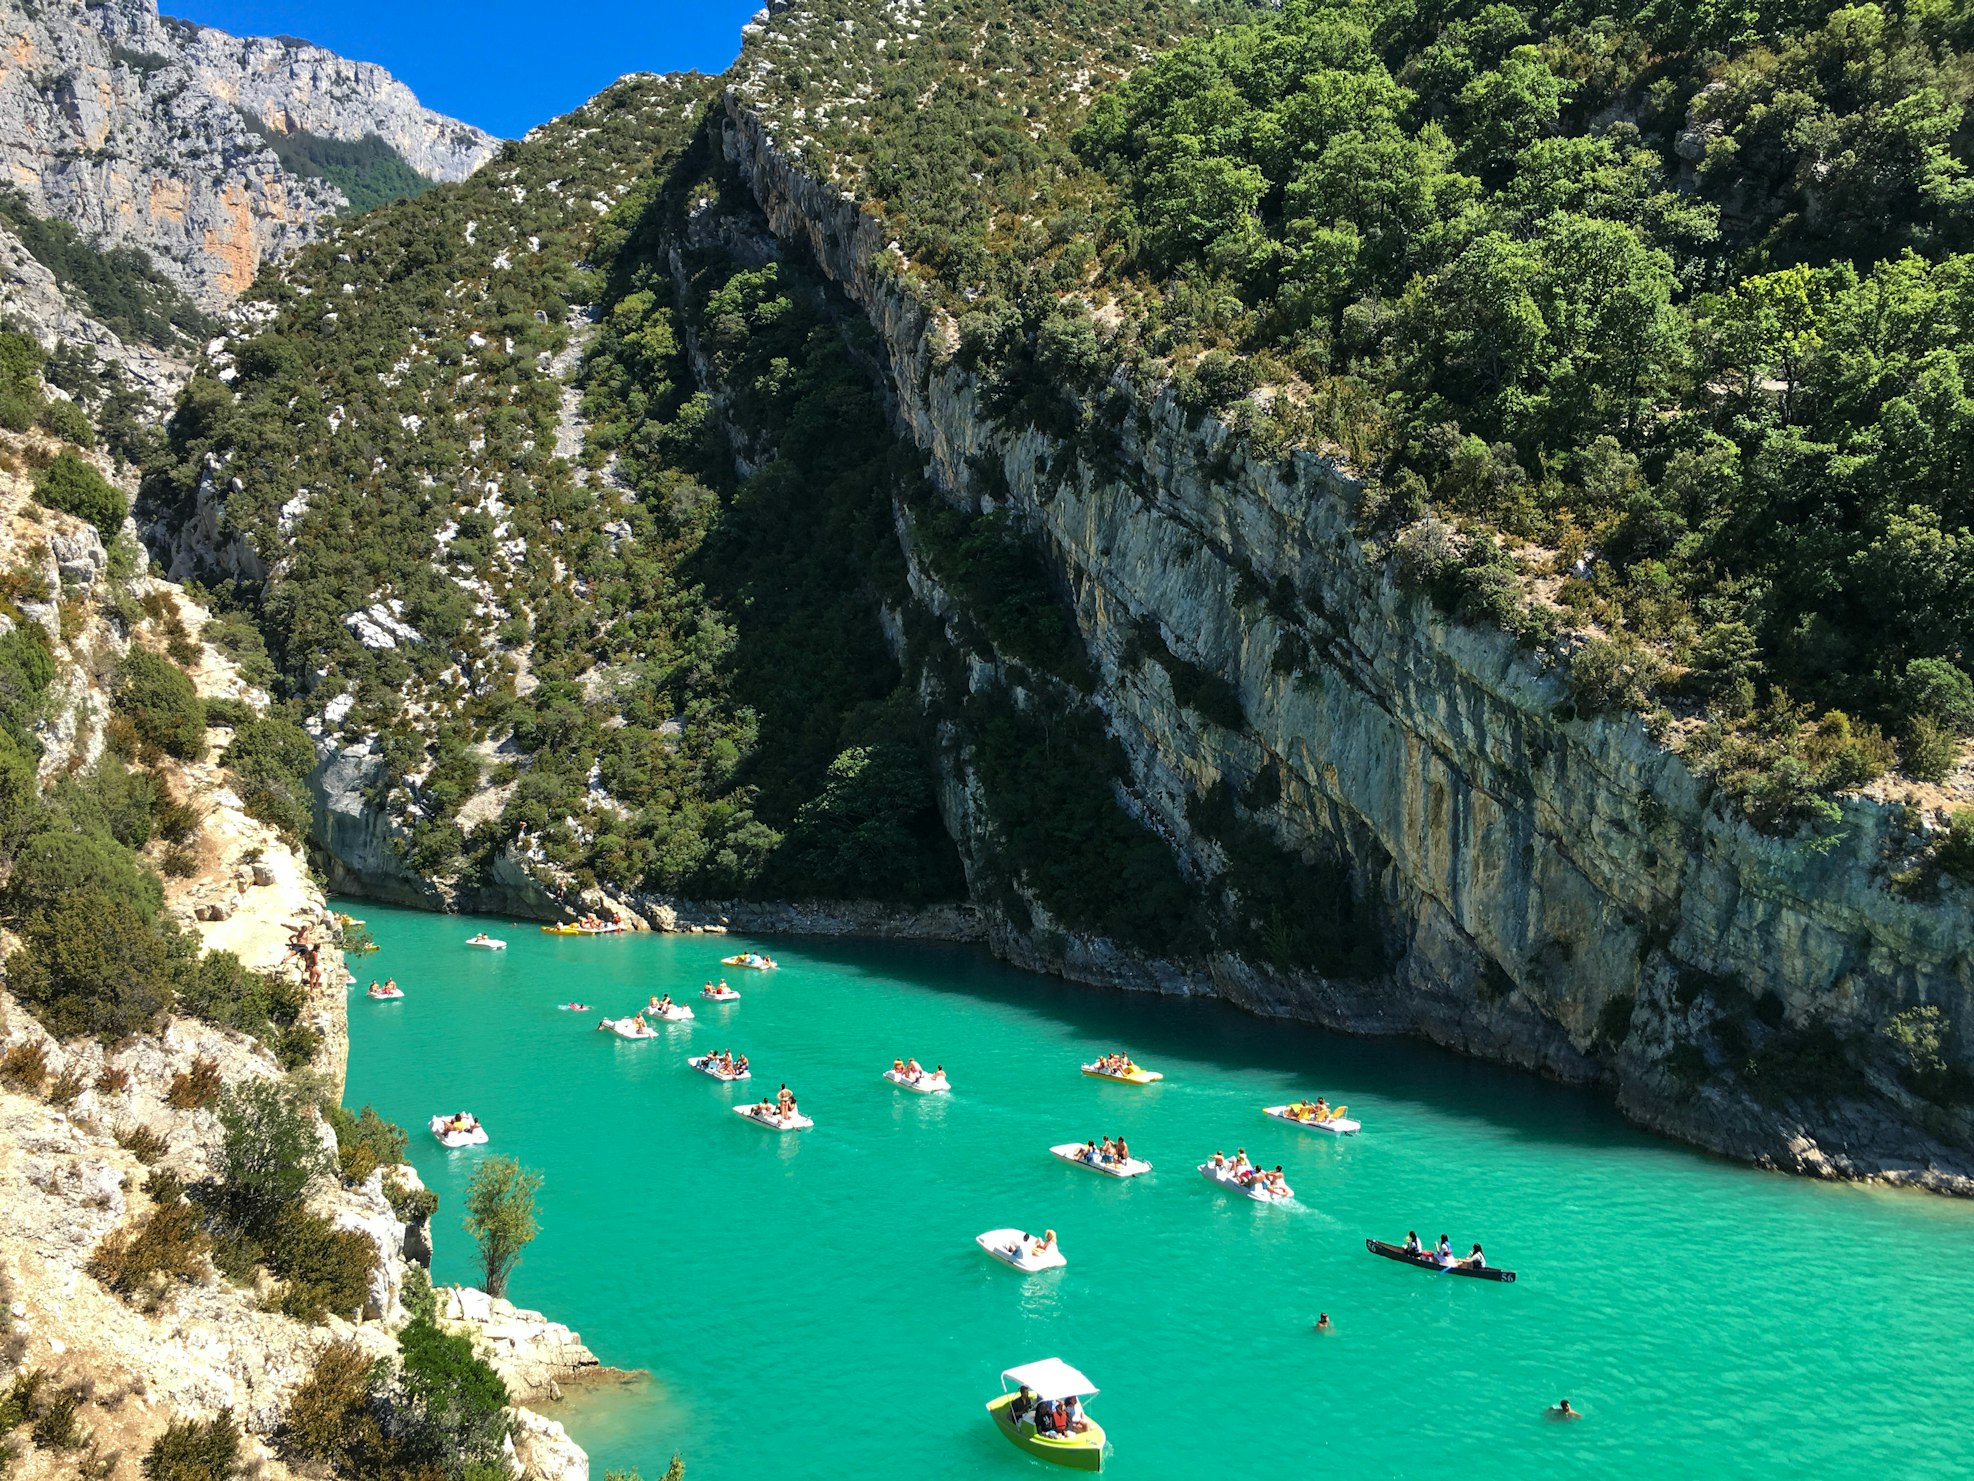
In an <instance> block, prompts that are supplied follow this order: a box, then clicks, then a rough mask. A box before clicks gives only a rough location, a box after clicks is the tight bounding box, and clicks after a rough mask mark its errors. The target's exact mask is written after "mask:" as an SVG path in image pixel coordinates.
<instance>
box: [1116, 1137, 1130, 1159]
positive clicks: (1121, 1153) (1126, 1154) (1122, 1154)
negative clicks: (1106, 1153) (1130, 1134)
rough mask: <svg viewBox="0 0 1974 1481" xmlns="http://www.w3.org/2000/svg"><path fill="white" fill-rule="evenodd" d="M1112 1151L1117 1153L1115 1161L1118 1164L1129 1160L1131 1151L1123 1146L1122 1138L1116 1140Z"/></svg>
mask: <svg viewBox="0 0 1974 1481" xmlns="http://www.w3.org/2000/svg"><path fill="white" fill-rule="evenodd" d="M1114 1150H1115V1151H1116V1153H1117V1160H1118V1161H1119V1162H1129V1161H1130V1160H1131V1149H1130V1148H1129V1147H1127V1146H1125V1145H1124V1138H1123V1137H1119V1138H1118V1139H1117V1145H1116V1147H1115V1148H1114Z"/></svg>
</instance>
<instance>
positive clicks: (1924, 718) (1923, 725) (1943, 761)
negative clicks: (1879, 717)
mask: <svg viewBox="0 0 1974 1481" xmlns="http://www.w3.org/2000/svg"><path fill="white" fill-rule="evenodd" d="M1959 757H1960V746H1959V744H1958V743H1957V742H1956V740H1955V739H1954V734H1953V732H1952V731H1950V730H1948V729H1947V727H1946V726H1944V725H1942V724H1941V723H1940V722H1939V721H1937V720H1935V719H1934V718H1933V717H1932V716H1930V715H1915V716H1914V717H1913V718H1912V719H1911V721H1909V722H1908V723H1907V725H1906V731H1905V745H1904V747H1903V753H1902V756H1901V759H1902V760H1903V761H1904V763H1905V769H1906V772H1907V773H1908V774H1909V775H1911V776H1913V777H1916V778H1917V779H1918V780H1920V781H1922V782H1943V781H1945V780H1946V779H1947V773H1948V772H1950V771H1952V770H1953V767H1954V762H1955V761H1957V760H1958V759H1959Z"/></svg>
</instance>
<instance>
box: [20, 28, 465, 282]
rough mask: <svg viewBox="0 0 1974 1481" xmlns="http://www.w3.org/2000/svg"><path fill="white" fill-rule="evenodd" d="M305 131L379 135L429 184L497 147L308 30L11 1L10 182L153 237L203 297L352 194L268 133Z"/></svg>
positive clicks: (43, 200)
mask: <svg viewBox="0 0 1974 1481" xmlns="http://www.w3.org/2000/svg"><path fill="white" fill-rule="evenodd" d="M301 133H307V134H311V135H317V136H321V137H323V138H327V139H336V140H343V141H350V142H354V141H360V140H363V139H365V138H366V137H367V136H373V135H374V136H375V137H376V138H377V139H379V140H381V141H382V143H383V144H384V145H387V146H388V147H389V149H390V150H391V151H394V152H395V154H396V156H397V157H398V158H399V159H400V160H402V161H403V163H404V164H405V165H407V166H408V167H409V168H410V169H411V170H412V171H415V172H416V173H417V174H418V175H422V176H424V177H425V178H426V179H430V180H456V179H459V178H462V177H463V176H465V175H467V174H469V173H470V172H471V171H472V170H473V169H474V168H476V167H477V166H478V165H479V164H480V163H482V162H483V161H484V160H485V159H487V158H488V156H489V155H491V154H492V152H493V150H494V148H495V146H496V141H495V140H493V139H492V138H490V137H489V136H488V135H486V134H484V133H482V132H481V131H479V130H478V129H474V128H471V127H470V126H468V125H466V124H462V123H459V122H457V121H455V120H453V119H448V118H444V117H442V116H440V115H438V114H435V113H432V112H431V111H429V110H427V109H425V108H422V107H420V106H419V105H418V102H417V100H416V99H415V98H414V97H413V96H412V95H411V93H410V91H409V90H408V89H407V88H406V87H405V86H404V85H403V84H402V83H400V82H398V81H396V80H395V79H394V78H392V77H391V76H390V74H388V73H387V72H385V71H384V70H383V69H382V68H381V67H377V66H374V65H372V64H369V63H363V62H352V61H348V60H346V59H345V58H342V57H339V56H336V55H334V54H333V53H331V52H327V51H324V50H322V49H321V48H320V47H315V46H310V45H308V44H307V43H305V42H297V41H293V40H289V39H285V38H284V39H265V38H256V39H241V38H238V37H233V36H228V35H225V34H224V33H222V32H218V31H213V30H210V29H207V28H205V27H200V26H194V25H191V24H188V23H186V22H183V21H176V20H172V19H169V18H161V17H160V16H159V15H158V12H157V7H156V4H155V3H154V0H115V3H110V4H90V5H85V4H83V3H82V0H50V3H40V4H28V3H25V0H5V3H4V4H0V183H4V184H6V185H8V186H11V187H12V188H13V189H14V190H17V191H19V192H20V193H21V195H22V196H23V197H25V198H26V200H27V202H28V204H29V205H30V206H31V207H32V208H33V209H35V210H37V211H40V212H42V213H44V214H46V215H51V216H55V217H58V218H59V219H61V220H64V221H67V222H69V223H70V224H72V225H74V226H76V227H77V228H78V229H80V230H81V231H82V233H83V234H84V235H85V236H86V237H89V238H91V239H94V240H100V241H102V242H104V243H106V244H109V245H135V246H139V247H142V248H144V249H146V250H148V251H149V252H151V253H152V254H153V255H154V256H155V257H156V258H157V259H158V261H159V262H160V264H161V265H162V266H163V267H164V268H165V270H166V271H167V272H168V273H169V274H170V275H171V276H172V277H173V278H174V279H175V280H176V281H177V282H178V283H179V284H181V285H182V286H183V287H184V288H185V289H186V290H187V291H188V292H189V293H190V294H191V295H192V296H193V297H194V298H195V299H197V300H199V301H200V302H202V303H204V304H206V305H207V306H208V307H218V306H221V305H223V304H224V303H226V302H227V301H228V300H230V299H231V298H233V297H234V296H235V295H237V294H239V293H240V292H242V291H244V290H245V288H246V287H247V285H248V284H250V283H251V282H252V281H253V278H254V274H255V272H256V271H257V270H258V268H259V266H260V264H261V263H262V262H263V261H264V260H266V259H267V258H268V257H270V256H272V255H274V254H276V253H278V252H280V251H282V250H283V249H285V248H287V247H291V246H294V245H297V244H298V243H301V242H304V241H307V240H309V239H310V237H311V236H312V235H313V234H314V233H315V231H316V229H317V225H318V223H319V222H321V221H322V220H323V218H325V217H327V216H329V215H330V214H332V213H333V212H335V211H337V210H339V209H341V208H343V207H344V206H345V205H346V204H347V203H348V197H347V196H346V194H345V193H344V191H343V190H342V189H341V188H339V187H338V186H337V185H336V184H334V183H332V182H331V181H330V180H329V179H327V178H325V177H323V176H322V175H321V174H320V172H316V173H314V174H310V173H306V172H302V171H300V170H299V169H297V168H291V167H289V166H284V165H283V164H282V162H281V160H280V159H279V158H278V157H277V154H276V152H275V150H274V148H273V146H272V144H271V143H270V139H271V138H273V137H278V136H281V135H297V134H301Z"/></svg>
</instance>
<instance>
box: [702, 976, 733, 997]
mask: <svg viewBox="0 0 1974 1481" xmlns="http://www.w3.org/2000/svg"><path fill="white" fill-rule="evenodd" d="M699 996H700V997H702V998H737V997H739V996H740V994H739V993H737V992H735V991H734V990H733V989H732V988H730V987H728V986H727V980H726V978H724V977H722V978H721V979H720V985H719V986H718V987H715V986H714V985H713V984H712V983H710V982H709V983H707V984H706V985H705V986H704V987H702V988H700V989H699Z"/></svg>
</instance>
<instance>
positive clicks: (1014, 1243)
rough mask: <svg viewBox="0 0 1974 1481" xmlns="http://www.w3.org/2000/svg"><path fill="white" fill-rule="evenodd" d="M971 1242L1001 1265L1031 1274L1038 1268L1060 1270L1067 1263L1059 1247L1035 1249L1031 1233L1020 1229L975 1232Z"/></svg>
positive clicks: (1034, 1241)
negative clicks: (983, 1232) (1038, 1251)
mask: <svg viewBox="0 0 1974 1481" xmlns="http://www.w3.org/2000/svg"><path fill="white" fill-rule="evenodd" d="M973 1242H974V1243H975V1244H977V1245H979V1246H980V1248H982V1249H983V1250H985V1251H986V1252H987V1253H988V1254H990V1255H992V1256H993V1257H994V1258H995V1259H996V1260H999V1261H1000V1262H1001V1263H1002V1264H1003V1265H1008V1266H1012V1267H1013V1268H1014V1269H1016V1270H1022V1271H1026V1272H1027V1273H1029V1274H1030V1275H1033V1274H1034V1273H1035V1272H1036V1271H1038V1270H1060V1269H1061V1268H1062V1267H1063V1266H1065V1265H1067V1264H1068V1263H1069V1261H1068V1260H1066V1259H1064V1258H1063V1253H1062V1251H1061V1250H1059V1249H1052V1250H1043V1251H1041V1252H1040V1253H1039V1254H1038V1253H1037V1252H1036V1250H1035V1244H1036V1240H1035V1238H1034V1236H1033V1235H1031V1234H1029V1233H1028V1232H1027V1231H1026V1230H1022V1229H989V1230H988V1231H987V1232H986V1233H985V1234H976V1235H975V1236H974V1237H973Z"/></svg>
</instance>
